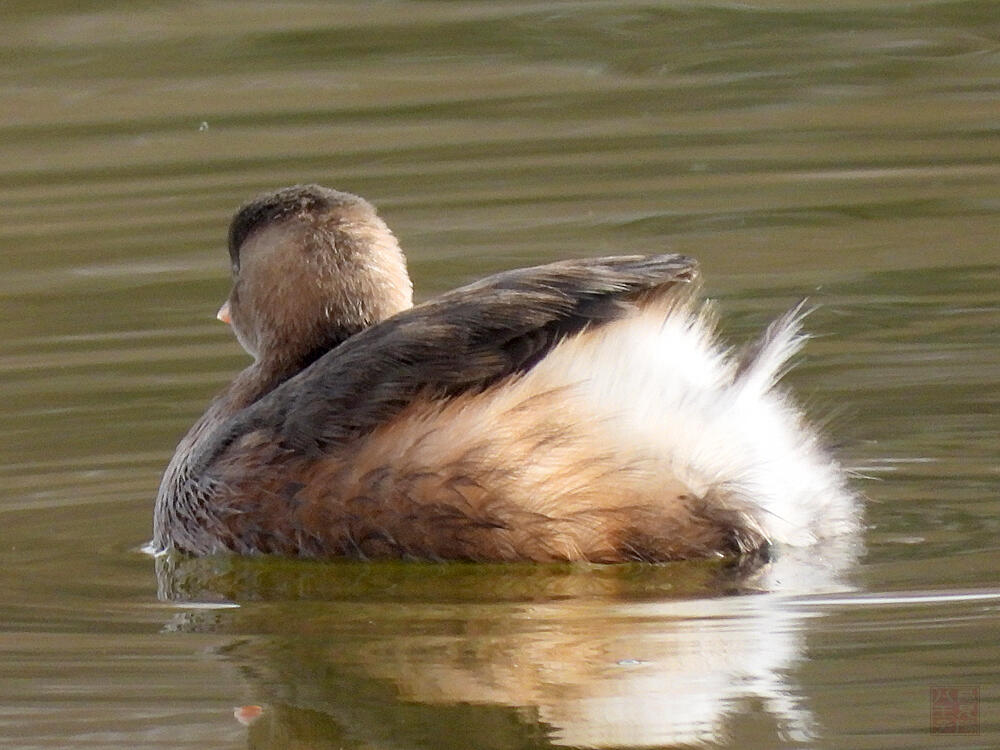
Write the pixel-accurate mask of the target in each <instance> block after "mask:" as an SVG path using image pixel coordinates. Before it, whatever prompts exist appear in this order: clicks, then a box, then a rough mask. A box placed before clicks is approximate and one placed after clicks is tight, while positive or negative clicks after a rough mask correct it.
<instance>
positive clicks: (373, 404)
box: [152, 185, 858, 563]
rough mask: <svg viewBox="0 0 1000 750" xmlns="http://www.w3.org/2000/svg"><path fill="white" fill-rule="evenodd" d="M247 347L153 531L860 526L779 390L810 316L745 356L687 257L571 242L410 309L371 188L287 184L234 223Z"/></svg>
mask: <svg viewBox="0 0 1000 750" xmlns="http://www.w3.org/2000/svg"><path fill="white" fill-rule="evenodd" d="M228 244H229V255H230V260H231V265H232V276H233V285H232V291H231V292H230V295H229V297H228V299H227V301H226V302H225V304H224V305H223V306H222V308H221V309H220V310H219V315H218V317H219V318H220V319H221V320H223V321H225V322H227V323H229V324H230V325H231V326H232V329H233V331H234V332H235V334H236V337H237V339H238V340H239V342H240V343H241V344H242V346H243V347H244V348H245V349H246V350H247V352H248V353H249V354H250V355H252V356H253V358H254V361H253V363H252V364H251V365H250V366H249V367H247V368H246V369H245V370H243V371H242V372H241V373H239V374H238V375H237V376H236V378H235V379H234V380H233V382H232V383H231V384H230V385H229V386H228V387H227V388H226V389H225V390H224V391H223V392H222V393H221V394H220V395H219V396H218V397H217V398H216V399H215V400H214V401H213V402H212V403H211V405H210V406H209V407H208V409H207V411H206V412H205V414H204V415H203V416H202V417H201V419H199V420H198V421H197V422H196V423H195V424H194V426H193V427H192V428H191V429H190V431H189V432H188V433H187V435H186V436H185V437H184V438H183V439H182V440H181V442H180V444H179V445H178V446H177V449H176V452H175V454H174V456H173V459H172V460H171V461H170V463H169V465H168V467H167V469H166V472H165V473H164V476H163V479H162V482H161V485H160V489H159V493H158V495H157V498H156V505H155V512H154V534H153V541H152V547H153V548H154V549H155V550H157V551H161V552H162V551H167V550H170V549H176V550H180V551H182V552H186V553H191V554H195V555H204V554H212V553H218V552H234V553H238V554H279V555H293V556H301V557H311V558H333V557H355V558H384V557H393V558H408V559H428V560H449V559H460V560H475V561H516V560H523V561H537V562H549V561H589V562H595V563H614V562H622V561H629V560H641V561H668V560H679V559H690V558H700V557H718V556H737V555H742V554H745V553H750V552H754V551H758V550H762V549H767V548H769V547H770V546H771V545H797V546H801V545H810V544H816V543H819V542H822V540H824V539H827V538H830V537H832V536H836V535H841V534H846V533H850V532H851V531H853V530H854V529H855V528H856V526H857V523H858V511H857V505H858V501H857V496H856V495H855V493H854V492H853V491H852V489H851V488H850V487H849V484H848V482H847V480H846V477H845V471H844V470H843V469H842V467H841V466H840V465H839V464H838V463H837V462H836V460H835V459H834V458H833V457H832V456H831V455H830V454H829V453H828V452H827V450H826V449H825V448H824V446H823V443H822V440H821V438H820V436H819V434H818V432H817V431H816V430H815V429H814V428H813V427H811V426H810V425H809V424H808V423H807V422H806V421H805V419H804V417H803V415H802V413H801V411H800V409H799V408H798V407H797V406H796V405H795V403H794V401H793V400H792V398H791V396H790V395H789V394H788V393H787V392H786V391H785V390H784V389H783V388H782V387H781V386H779V384H778V381H779V379H780V377H781V376H782V374H783V373H784V371H785V369H786V368H787V366H788V362H789V360H790V358H791V357H792V356H793V355H794V354H795V353H796V352H797V351H798V350H799V349H800V347H801V346H802V345H803V342H804V340H805V337H804V335H803V334H802V333H801V321H802V317H803V314H804V313H803V310H802V307H801V306H797V307H795V308H794V309H792V310H791V311H789V312H787V313H785V314H784V315H782V316H780V317H778V318H777V319H776V320H775V321H774V322H773V323H772V324H771V325H770V326H768V328H767V329H766V331H764V332H763V334H762V335H761V336H760V338H759V339H758V340H757V341H756V342H754V343H753V344H751V345H749V346H747V347H746V348H745V349H744V350H742V351H741V352H738V353H734V352H733V351H732V350H730V349H729V348H728V347H726V346H724V345H723V344H722V343H721V342H720V341H719V338H718V335H717V333H716V331H715V328H716V326H715V317H714V312H713V310H712V307H711V306H710V305H709V304H708V303H705V302H700V301H699V300H698V295H697V289H698V286H699V271H698V265H697V263H696V262H695V261H694V260H693V259H691V258H688V257H685V256H682V255H673V254H667V255H649V256H639V255H629V256H621V257H603V258H588V259H581V260H565V261H559V262H555V263H549V264H547V265H541V266H535V267H531V268H522V269H517V270H512V271H506V272H503V273H498V274H496V275H493V276H489V277H486V278H484V279H482V280H480V281H476V282H474V283H471V284H469V285H467V286H463V287H460V288H458V289H455V290H453V291H451V292H448V293H445V294H443V295H441V296H439V297H436V298H434V299H431V300H429V301H427V302H424V303H422V304H419V305H416V306H414V305H413V303H412V285H411V282H410V278H409V275H408V273H407V269H406V261H405V259H404V256H403V253H402V251H401V250H400V246H399V244H398V242H397V240H396V238H395V236H394V235H393V233H392V232H391V231H390V230H389V228H388V227H387V226H386V224H385V223H384V222H383V220H382V219H381V218H380V217H379V216H378V214H377V212H376V210H375V209H374V208H373V206H372V205H371V204H370V203H368V202H367V201H366V200H364V199H362V198H360V197H358V196H355V195H352V194H349V193H345V192H340V191H337V190H332V189H329V188H325V187H321V186H318V185H296V186H293V187H288V188H283V189H281V190H277V191H275V192H270V193H267V194H265V195H261V196H259V197H257V198H254V199H253V200H251V201H249V202H248V203H246V204H245V205H243V206H242V207H241V208H240V209H239V211H238V212H237V213H236V215H235V217H234V218H233V220H232V223H231V225H230V228H229V243H228Z"/></svg>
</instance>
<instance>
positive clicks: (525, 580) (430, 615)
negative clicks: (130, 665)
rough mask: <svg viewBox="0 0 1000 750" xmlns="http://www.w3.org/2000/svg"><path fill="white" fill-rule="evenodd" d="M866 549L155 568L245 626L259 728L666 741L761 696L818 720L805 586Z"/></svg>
mask: <svg viewBox="0 0 1000 750" xmlns="http://www.w3.org/2000/svg"><path fill="white" fill-rule="evenodd" d="M856 554H857V550H856V549H855V547H854V544H853V542H852V541H850V540H845V541H844V542H843V543H842V544H841V545H840V546H839V547H829V548H825V549H824V550H823V553H822V554H820V553H819V552H818V551H817V550H804V551H788V552H784V551H783V552H781V553H780V554H777V555H774V556H773V559H764V558H761V557H757V558H755V559H753V560H743V561H741V562H740V563H728V564H727V563H721V562H714V563H712V562H696V563H683V564H671V565H659V566H649V565H621V566H603V567H602V566H537V565H523V566H522V565H511V566H494V565H464V564H448V565H430V564H400V563H363V564H362V563H326V564H321V563H303V562H294V561H285V560H273V559H272V560H266V559H258V560H246V559H235V558H205V559H200V560H195V559H186V558H176V557H175V558H170V557H166V558H159V559H158V560H157V573H158V579H159V586H160V595H161V597H162V598H164V599H167V600H170V601H173V602H175V603H177V604H178V605H179V606H180V607H181V608H182V610H183V611H182V612H180V613H178V614H177V615H175V616H174V618H173V619H172V620H171V622H170V623H169V624H168V626H167V627H168V629H172V630H181V631H206V630H208V631H215V632H219V633H223V634H231V635H232V636H233V639H232V641H231V642H230V644H229V645H228V646H227V647H226V648H224V649H223V654H224V656H225V658H227V659H229V660H232V661H234V662H235V663H236V664H238V665H239V667H240V668H241V670H242V671H243V673H244V675H245V676H246V679H247V682H248V683H249V685H250V691H251V693H252V694H253V695H254V696H256V697H255V702H257V703H261V704H263V705H264V706H265V710H264V712H263V714H262V715H261V717H260V719H259V720H258V721H256V722H255V723H254V724H253V725H252V726H251V727H250V729H249V732H250V735H249V736H250V743H251V746H253V747H259V748H265V747H288V746H289V743H292V742H294V746H296V747H311V748H326V747H339V746H344V747H369V746H372V743H375V745H376V746H381V744H383V743H385V742H389V741H391V742H390V744H392V746H394V747H427V748H448V747H456V748H457V747H464V748H467V747H477V748H491V747H498V748H500V747H504V748H507V747H531V746H547V745H555V746H573V747H595V748H596V747H658V746H663V745H703V744H708V743H712V742H718V741H719V740H720V738H722V737H725V736H726V734H727V732H728V731H729V728H730V725H731V723H732V722H733V721H734V720H735V719H737V718H738V717H740V716H741V715H745V714H748V713H750V712H757V713H759V712H763V713H764V714H765V715H766V716H767V720H768V725H769V727H770V728H769V730H768V731H769V733H770V734H771V736H772V738H776V737H778V736H780V737H784V738H786V739H802V740H805V739H808V738H809V737H811V736H814V731H815V730H814V727H813V723H814V722H813V719H812V716H811V712H810V710H809V706H808V701H807V700H806V699H805V697H804V696H803V695H802V694H801V691H800V690H799V689H798V686H797V684H796V683H795V680H794V675H795V671H794V669H793V667H794V666H795V665H796V663H797V662H798V661H800V660H801V659H803V658H804V656H805V654H804V641H805V628H806V625H807V623H808V620H809V619H810V617H809V614H808V611H807V610H805V609H804V608H803V607H801V606H798V602H799V597H800V596H801V595H803V594H811V593H819V592H829V591H831V590H843V589H844V588H845V587H846V584H845V583H844V579H845V577H846V575H847V573H848V572H849V569H850V567H851V563H852V561H853V560H854V559H855V557H856ZM212 602H216V603H218V604H220V605H224V604H225V603H238V604H239V605H240V606H239V607H237V608H227V607H224V606H221V607H212V606H208V607H205V606H204V605H205V604H211V603H212ZM187 603H190V604H191V605H192V607H191V608H188V607H187V606H186V604H187ZM196 603H198V604H201V605H202V606H197V604H196Z"/></svg>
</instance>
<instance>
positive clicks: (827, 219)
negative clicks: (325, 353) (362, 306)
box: [0, 0, 1000, 748]
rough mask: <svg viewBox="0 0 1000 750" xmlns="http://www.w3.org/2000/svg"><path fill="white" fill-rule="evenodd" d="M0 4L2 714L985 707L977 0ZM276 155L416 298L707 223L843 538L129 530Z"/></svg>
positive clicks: (713, 719)
mask: <svg viewBox="0 0 1000 750" xmlns="http://www.w3.org/2000/svg"><path fill="white" fill-rule="evenodd" d="M0 20H2V23H0V59H2V62H3V65H2V66H0V96H2V100H3V101H4V103H5V106H4V107H3V108H2V110H0V155H2V159H0V254H2V258H3V265H2V271H0V306H2V315H0V388H2V390H0V393H2V394H3V396H4V398H3V400H2V404H0V524H2V532H0V541H2V545H0V551H2V563H3V564H2V566H0V581H2V585H0V591H2V592H3V593H2V599H0V603H2V611H3V619H2V620H0V625H2V627H0V649H2V654H3V659H2V662H0V663H2V665H3V666H2V667H0V674H2V675H3V678H2V679H0V744H2V745H3V746H4V747H11V748H55V747H101V748H117V747H120V748H133V747H170V748H174V747H213V748H218V747H233V748H238V747H255V748H263V747H274V748H285V747H290V746H301V747H315V748H337V747H351V748H363V747H382V746H393V747H414V748H417V747H426V748H449V747H455V748H468V747H476V748H511V747H526V748H527V747H550V746H554V747H662V746H676V745H684V746H691V745H694V746H699V745H710V746H724V747H741V748H742V747H755V748H774V747H837V748H893V747H899V748H918V747H941V746H956V747H993V746H996V744H997V743H998V742H1000V681H998V679H997V677H996V664H997V663H1000V646H998V644H997V640H996V637H995V633H996V630H997V626H998V624H1000V623H998V620H1000V615H998V610H1000V586H998V585H997V577H998V576H997V574H998V570H1000V551H998V547H1000V545H998V543H997V539H998V531H1000V521H998V520H997V519H998V518H1000V493H998V489H1000V468H998V467H1000V460H998V455H1000V419H998V411H1000V409H998V405H1000V388H998V383H1000V346H998V344H1000V340H998V338H1000V292H998V279H1000V247H998V242H997V237H1000V201H998V192H997V185H998V178H1000V164H998V153H1000V149H998V130H1000V128H998V122H1000V104H998V91H997V81H998V80H1000V60H998V44H997V38H998V32H1000V23H998V16H997V12H996V6H995V4H994V3H991V2H913V3H879V2H875V1H874V0H853V1H852V2H842V3H836V4H831V3H827V2H819V1H818V0H817V1H811V0H786V1H780V0H772V1H769V2H763V1H760V2H752V3H743V4H730V3H707V2H662V3H636V2H610V1H609V2H600V1H596V2H576V1H569V2H558V3H493V2H490V3H487V2H481V3H476V2H450V3H444V2H409V3H407V2H398V1H396V0H387V1H386V2H381V3H333V4H326V3H312V2H299V3H294V4H276V3H275V4H272V3H266V2H260V3H243V4H227V3H222V2H202V3H183V2H173V3H159V4H154V3H115V2H104V3H100V2H90V3H58V2H56V3H47V4H45V5H44V7H40V6H38V5H37V4H35V3H26V2H9V3H6V4H4V5H3V7H2V8H0ZM303 181H318V182H322V183H324V184H328V185H331V186H335V187H338V188H341V189H346V190H350V191H353V192H357V193H360V194H362V195H365V196H366V197H368V198H370V199H371V200H372V201H374V202H375V203H377V204H378V205H379V207H380V209H381V213H382V215H383V216H384V218H385V219H386V220H387V221H388V223H389V224H390V225H391V226H392V227H393V228H394V229H395V230H396V232H397V234H398V236H399V237H400V239H401V241H402V244H403V246H404V248H405V249H406V250H407V253H408V255H409V258H410V267H411V272H412V274H413V276H414V279H415V282H416V285H417V288H418V297H420V298H422V299H423V298H427V297H429V296H432V295H433V294H435V293H437V292H440V291H443V290H445V289H448V288H450V287H452V286H454V285H456V284H459V283H463V282H465V281H468V280H470V279H473V278H475V277H478V276H480V275H482V274H485V273H488V272H492V271H495V270H499V269H503V268H509V267H512V266H516V265H523V264H528V263H536V262H544V261H548V260H554V259H558V258H564V257H573V256H588V255H589V256H593V255H602V254H610V253H635V252H664V251H672V252H683V253H688V254H692V255H695V256H697V257H698V258H699V259H700V260H701V262H702V266H703V271H704V275H705V292H706V294H707V295H708V296H710V297H713V298H715V299H716V300H717V301H718V304H719V307H720V310H721V313H722V316H723V321H724V323H723V326H724V329H725V332H726V335H727V336H728V337H729V338H730V339H731V340H732V341H733V342H734V344H738V343H741V342H743V341H746V340H747V339H748V338H750V337H751V336H753V335H754V333H755V332H756V331H758V330H760V328H761V327H762V326H763V325H765V324H766V322H767V321H768V320H769V319H770V318H772V317H774V316H775V315H777V314H779V313H780V312H782V311H784V310H785V309H787V308H788V307H789V306H790V305H792V304H794V303H795V302H796V301H797V300H799V299H801V298H802V297H808V298H809V299H810V301H811V302H812V303H813V304H815V305H816V306H817V307H818V309H817V311H816V312H815V313H814V314H813V315H812V316H811V317H810V320H809V327H810V330H811V331H812V332H813V333H814V334H815V338H814V339H813V341H811V342H810V345H809V347H808V349H807V351H806V353H805V355H804V356H803V357H802V358H801V359H800V361H799V363H798V366H797V367H796V369H795V370H794V371H793V372H792V373H791V374H790V376H789V382H790V383H791V385H792V386H793V387H794V388H795V390H796V392H797V393H798V394H799V395H800V398H801V401H802V403H803V404H804V406H805V407H806V408H807V410H808V411H809V412H810V413H811V414H812V415H814V416H815V417H816V418H817V419H820V420H822V421H824V422H825V423H826V424H827V428H826V429H827V431H828V432H829V433H830V435H831V436H832V438H833V440H834V441H835V442H836V443H837V445H838V452H839V455H840V456H841V457H842V459H843V461H844V462H845V463H846V464H847V465H849V466H851V467H853V468H855V469H856V470H857V472H858V473H859V475H862V476H863V477H864V478H859V480H858V486H859V488H860V489H861V491H863V492H864V493H865V495H866V496H867V498H868V500H867V503H866V508H867V510H866V522H867V524H866V526H867V527H866V531H865V534H864V539H863V540H862V542H863V544H862V546H860V547H852V546H851V545H850V544H845V545H843V547H844V548H837V549H829V550H823V551H820V552H816V553H808V554H804V555H796V554H785V555H782V556H780V557H779V558H778V559H776V560H775V561H773V562H771V563H768V564H763V565H760V564H758V565H752V564H747V565H743V566H738V565H734V564H720V563H693V564H684V565H673V566H652V567H650V566H620V567H616V568H593V567H582V568H581V567H564V566H542V567H535V566H524V567H522V566H513V567H504V566H476V565H441V566H436V565H401V564H392V563H379V564H359V563H337V564H315V563H311V564H306V563H293V562H287V561H234V560H209V561H201V562H191V561H173V562H166V561H161V563H160V565H159V570H157V565H156V564H155V563H154V561H153V560H151V559H150V558H148V557H147V556H145V555H143V554H142V553H141V552H140V551H139V549H140V547H141V545H142V544H143V543H144V542H145V541H146V540H147V538H148V535H149V525H150V520H149V519H150V512H151V507H152V498H153V495H154V493H155V489H156V486H157V483H158V481H159V474H160V472H161V471H162V468H163V466H164V465H165V463H166V461H167V460H168V458H169V456H170V454H171V452H172V450H173V446H174V444H175V443H176V441H177V439H178V438H179V437H180V436H181V435H182V434H183V432H184V431H185V430H186V428H187V427H188V426H189V425H190V424H191V422H193V421H194V419H195V418H196V417H197V416H198V415H199V414H200V413H201V411H202V410H203V408H204V406H205V404H206V402H207V401H208V400H209V399H210V398H211V396H212V394H213V393H214V392H216V391H217V390H219V389H220V388H221V387H222V386H223V385H224V384H225V383H226V382H227V381H228V379H229V378H230V377H231V376H232V375H233V374H234V373H235V372H236V371H237V370H238V369H239V368H241V367H243V366H244V365H245V364H246V358H245V355H243V354H242V352H241V351H240V350H239V348H238V346H237V345H236V343H235V342H234V341H233V340H232V338H231V336H230V335H229V334H228V332H227V331H226V330H225V329H224V327H222V326H220V325H219V324H218V323H217V322H216V321H215V320H214V317H213V316H214V312H215V310H216V308H217V307H218V305H219V303H220V302H221V300H222V299H223V298H224V296H225V294H226V293H227V279H226V273H227V265H226V260H225V252H224V247H223V245H224V237H225V228H226V223H227V221H228V218H229V216H230V214H231V212H232V210H233V209H234V208H235V206H236V205H238V204H239V203H240V202H241V201H243V200H244V199H246V198H247V197H249V196H251V195H253V194H255V193H256V192H258V191H260V190H264V189H269V188H273V187H277V186H281V185H285V184H290V183H294V182H303ZM855 558H857V559H855ZM758 563H759V561H758ZM949 687H973V688H978V691H979V693H978V711H979V715H978V721H979V727H978V729H979V734H962V735H954V736H950V737H944V736H942V735H940V734H932V733H931V732H930V730H931V728H932V724H933V722H934V721H937V722H938V723H937V724H936V726H938V727H943V726H944V724H943V723H942V722H943V718H942V717H944V718H947V716H946V715H945V714H942V713H940V712H939V713H938V714H934V713H932V710H931V708H932V707H931V702H930V696H931V691H932V689H938V688H949ZM250 704H253V705H260V706H262V707H263V713H262V714H261V716H260V718H259V719H257V720H256V721H255V722H253V723H252V724H251V725H250V726H249V727H247V726H244V725H243V724H241V723H240V722H238V721H237V720H236V719H235V718H234V714H233V709H234V707H239V706H244V705H250ZM935 716H936V717H937V718H936V719H935ZM958 728H965V729H970V728H972V726H971V724H970V723H966V724H963V725H961V726H959V727H958Z"/></svg>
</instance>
